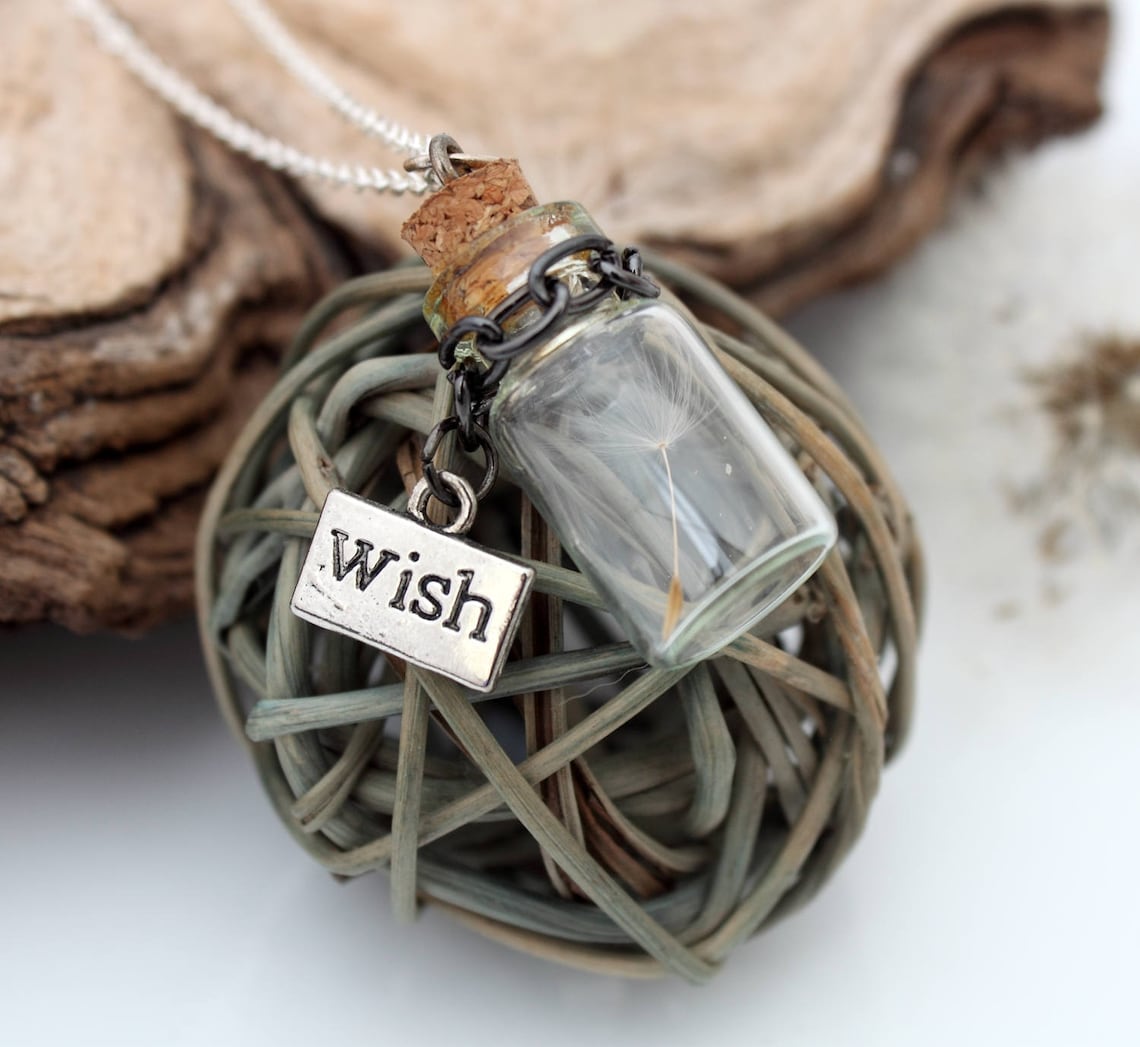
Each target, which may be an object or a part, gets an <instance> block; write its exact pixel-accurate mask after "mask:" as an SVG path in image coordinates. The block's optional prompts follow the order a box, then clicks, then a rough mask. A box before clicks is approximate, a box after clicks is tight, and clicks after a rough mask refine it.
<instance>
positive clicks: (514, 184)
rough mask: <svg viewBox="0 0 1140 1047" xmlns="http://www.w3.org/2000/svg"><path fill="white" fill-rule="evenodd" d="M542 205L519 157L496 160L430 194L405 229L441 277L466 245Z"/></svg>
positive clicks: (405, 233)
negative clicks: (457, 253)
mask: <svg viewBox="0 0 1140 1047" xmlns="http://www.w3.org/2000/svg"><path fill="white" fill-rule="evenodd" d="M537 203H538V201H537V200H536V199H535V197H534V192H533V190H532V189H531V187H530V186H529V185H528V184H527V180H526V179H525V178H524V177H523V173H522V170H521V169H520V168H519V165H518V162H517V161H516V160H492V161H491V162H490V163H488V164H484V165H483V166H482V167H477V168H475V170H473V171H471V172H469V173H468V174H465V175H462V176H460V177H459V178H456V179H454V180H453V181H450V182H447V183H446V184H445V185H444V186H443V187H442V188H441V189H440V190H439V191H438V192H435V193H433V194H432V195H431V196H429V197H428V198H427V199H426V200H425V201H424V202H423V204H421V205H420V207H419V209H418V210H417V211H416V212H415V213H414V214H413V215H412V216H411V217H410V218H409V219H408V220H407V221H406V222H405V223H404V227H403V229H402V230H401V231H400V233H401V235H402V236H403V238H404V240H405V241H406V242H407V243H408V244H410V245H411V246H412V247H413V248H414V249H415V251H416V253H417V254H419V256H420V257H421V258H422V259H423V260H424V261H425V262H426V263H427V265H428V267H429V268H430V269H431V271H432V272H433V273H434V274H435V275H436V276H439V274H440V273H441V272H442V271H443V270H444V269H446V268H447V266H448V264H449V262H450V261H451V260H452V259H453V258H454V257H455V254H456V252H457V251H459V249H460V248H462V247H463V246H464V245H465V244H468V243H470V242H471V241H472V240H474V239H475V238H476V237H478V236H480V235H482V234H483V233H485V232H487V230H488V229H493V228H494V227H495V226H497V225H501V224H502V223H503V222H505V221H506V220H507V219H508V218H511V217H512V216H514V215H516V214H519V213H520V212H521V211H526V210H527V209H529V208H531V207H534V206H536V205H537Z"/></svg>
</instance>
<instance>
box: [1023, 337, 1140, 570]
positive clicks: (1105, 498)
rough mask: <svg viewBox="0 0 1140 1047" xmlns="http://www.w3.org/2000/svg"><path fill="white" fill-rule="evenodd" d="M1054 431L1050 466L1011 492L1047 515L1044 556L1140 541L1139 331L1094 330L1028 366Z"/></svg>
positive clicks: (1028, 508)
mask: <svg viewBox="0 0 1140 1047" xmlns="http://www.w3.org/2000/svg"><path fill="white" fill-rule="evenodd" d="M1028 381H1029V382H1030V383H1031V385H1032V386H1033V387H1034V389H1035V390H1036V391H1037V394H1038V398H1039V402H1040V404H1041V406H1042V407H1043V408H1044V410H1045V411H1046V412H1047V413H1048V415H1049V417H1050V419H1051V421H1052V428H1053V432H1054V448H1053V452H1052V454H1051V456H1050V459H1049V464H1048V467H1047V469H1046V471H1045V473H1044V474H1043V475H1042V476H1040V477H1038V478H1037V479H1035V480H1033V481H1031V482H1030V483H1028V484H1026V485H1023V486H1020V487H1018V488H1017V489H1016V490H1013V491H1011V492H1010V500H1011V504H1012V505H1013V507H1014V509H1015V510H1017V511H1019V512H1025V513H1030V512H1031V513H1033V514H1034V515H1036V516H1038V517H1039V518H1041V519H1043V520H1044V523H1043V525H1042V528H1041V530H1040V532H1039V533H1038V536H1037V547H1038V551H1039V552H1040V554H1041V557H1042V559H1044V560H1046V561H1047V562H1049V563H1055V564H1059V563H1067V562H1070V561H1072V560H1073V559H1075V558H1076V557H1077V556H1079V555H1080V554H1081V552H1082V551H1083V550H1084V548H1086V547H1087V546H1088V545H1089V544H1090V542H1092V543H1095V544H1097V545H1099V546H1101V547H1103V548H1107V549H1113V550H1115V549H1119V548H1120V547H1121V546H1123V545H1125V544H1128V543H1135V544H1136V545H1137V546H1138V547H1140V338H1125V337H1122V336H1120V335H1099V336H1089V337H1086V338H1084V339H1082V341H1081V345H1080V351H1079V352H1078V353H1077V354H1076V355H1074V356H1073V357H1071V358H1069V359H1066V360H1064V361H1062V362H1059V363H1057V364H1055V365H1053V366H1051V367H1049V368H1045V369H1042V370H1038V371H1034V372H1031V373H1030V374H1029V375H1028Z"/></svg>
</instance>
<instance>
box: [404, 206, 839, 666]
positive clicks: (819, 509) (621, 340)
mask: <svg viewBox="0 0 1140 1047" xmlns="http://www.w3.org/2000/svg"><path fill="white" fill-rule="evenodd" d="M597 232H598V229H597V227H596V226H595V225H594V223H593V221H592V220H591V219H590V218H589V216H588V215H587V214H586V213H585V212H584V211H583V210H582V208H581V207H579V206H578V205H577V204H571V203H560V204H550V205H545V206H540V207H533V208H530V209H528V210H525V211H523V212H521V213H519V214H516V215H514V216H513V217H511V218H509V219H508V220H507V221H505V222H504V223H503V224H502V225H499V226H497V227H495V228H493V229H491V230H489V231H488V232H485V233H483V234H482V235H481V236H479V237H478V238H477V239H475V240H473V241H472V242H471V243H469V244H467V245H465V246H464V247H463V249H462V250H461V251H460V252H459V253H458V254H457V256H456V258H455V259H453V260H452V261H451V264H450V265H449V266H448V267H447V268H445V269H443V270H442V271H440V272H439V275H438V276H437V279H436V281H435V283H434V284H433V286H432V289H431V290H430V291H429V293H428V297H427V301H426V304H425V310H424V312H425V315H426V316H427V317H428V320H429V322H430V323H431V324H432V326H433V328H434V329H435V331H436V333H437V334H442V333H443V332H444V331H445V330H446V329H447V328H448V327H449V326H450V325H451V324H452V323H454V322H455V321H456V320H458V319H459V318H460V317H462V316H467V315H471V314H472V313H480V314H484V315H485V314H487V313H489V312H491V311H492V310H493V308H494V307H495V306H496V305H497V304H498V303H499V302H500V301H502V300H503V299H505V298H506V297H507V295H509V294H510V293H512V292H514V291H515V290H517V289H518V288H519V287H521V286H522V285H523V284H524V283H525V282H526V278H527V272H528V268H529V264H530V262H531V261H533V260H534V259H535V258H537V257H538V255H539V254H541V253H542V252H543V251H545V250H546V249H547V248H548V247H550V246H551V245H553V244H556V243H558V242H560V241H563V240H566V239H569V238H570V237H574V236H578V235H580V234H583V233H597ZM586 273H587V267H586V260H585V258H584V257H571V258H570V259H568V260H567V261H566V262H565V263H564V264H563V265H562V266H561V267H560V268H559V269H556V270H555V271H554V273H553V275H556V276H558V277H559V278H560V279H563V280H565V281H566V282H568V283H570V284H571V287H572V289H577V290H580V285H581V283H582V281H583V280H584V279H586ZM535 316H536V311H535V310H533V309H532V310H530V311H529V312H528V311H521V312H520V313H519V314H518V315H517V316H516V317H515V319H514V320H513V321H512V328H511V330H512V333H514V331H517V330H521V329H522V328H523V327H525V326H526V325H527V324H528V323H533V322H534V320H535ZM490 428H491V436H492V439H493V440H494V443H495V446H496V448H497V450H498V452H499V454H500V458H501V461H502V465H503V467H504V468H505V469H506V470H507V471H508V472H509V473H510V475H511V476H512V478H513V479H514V480H515V481H516V482H517V483H518V484H519V486H520V487H522V489H523V490H524V491H525V492H526V493H527V495H528V496H529V497H530V498H531V500H532V501H533V502H534V503H535V505H536V506H537V507H538V509H539V511H540V512H541V513H542V514H543V516H544V517H545V518H546V520H547V521H548V523H549V524H550V525H551V527H552V528H553V529H554V531H555V532H556V533H557V535H558V536H559V538H560V539H561V541H562V544H563V546H564V547H565V549H566V551H567V552H568V554H569V555H570V557H571V558H572V559H573V561H574V562H575V564H576V565H577V566H578V567H579V569H580V570H581V571H582V572H583V573H584V574H585V575H586V576H587V577H588V578H589V579H590V581H591V582H592V583H593V584H594V586H595V587H596V588H597V589H598V590H599V592H600V593H601V594H602V595H603V597H604V598H605V600H606V604H607V607H608V609H609V610H610V611H611V612H612V613H613V615H614V617H615V618H616V619H617V620H618V622H619V623H620V624H621V626H622V627H623V628H624V630H625V631H626V633H627V635H628V637H629V639H630V641H631V642H632V643H633V644H634V646H635V647H636V648H637V649H638V650H639V651H640V652H641V653H642V655H643V656H644V657H645V658H646V660H647V661H648V662H650V663H651V664H653V665H658V666H666V667H669V666H683V665H686V664H689V663H691V662H695V661H698V660H700V659H702V658H705V657H708V656H709V655H711V654H713V653H714V652H715V651H717V650H718V649H720V648H721V647H723V646H724V645H725V644H727V643H729V642H730V641H731V640H733V639H734V638H735V637H737V636H738V635H740V634H741V633H742V632H745V631H747V630H748V629H750V628H752V627H753V626H755V625H756V624H757V623H758V622H760V621H761V619H763V617H764V616H765V615H766V614H768V613H769V612H770V611H771V610H772V609H773V608H774V607H776V606H777V605H778V604H779V603H780V602H781V601H783V600H784V599H785V598H786V597H787V596H789V595H790V594H791V593H792V592H793V591H794V590H795V589H796V588H798V587H799V586H800V585H801V584H802V583H803V582H804V581H805V580H806V579H807V578H808V577H809V576H810V575H811V574H812V572H813V571H815V569H816V568H817V567H818V566H819V564H820V562H821V561H822V559H823V557H824V556H825V555H826V553H827V551H828V549H830V547H831V546H832V544H833V543H834V542H835V537H836V530H835V521H834V519H833V517H832V514H831V513H830V512H829V511H828V509H827V508H826V506H825V505H824V504H823V502H822V500H821V499H820V497H819V495H818V494H817V493H816V491H815V490H814V489H813V487H812V486H811V484H810V483H809V482H808V481H807V479H806V478H805V477H804V475H803V473H802V472H801V470H800V469H799V468H798V467H797V465H796V463H795V462H794V460H793V459H792V457H791V456H790V454H789V453H788V451H787V450H786V449H785V448H784V446H783V444H781V442H780V440H779V438H778V437H777V436H776V435H775V433H773V431H772V430H771V429H770V428H769V427H768V425H767V424H766V423H765V422H764V421H763V419H762V418H761V417H760V415H759V414H758V413H757V411H756V408H755V407H754V406H753V405H752V404H751V403H750V402H749V401H748V399H747V397H746V396H745V395H744V393H743V392H742V391H741V390H740V389H739V387H738V386H737V385H736V384H735V383H734V382H733V381H732V379H731V378H729V376H728V375H727V374H726V373H725V372H724V370H723V368H722V367H721V366H720V364H719V363H718V362H717V359H716V357H715V355H714V352H713V350H712V347H711V346H710V345H709V344H708V342H707V341H706V340H705V338H704V336H703V335H702V334H701V332H700V329H699V327H698V326H697V324H696V322H695V320H693V319H692V317H691V316H690V315H689V314H688V312H687V310H685V309H684V307H683V306H680V305H679V303H675V302H673V301H670V300H661V299H648V298H627V299H623V298H622V297H620V296H619V295H618V294H617V293H616V292H615V293H613V294H611V295H609V296H608V297H605V298H603V299H602V300H600V301H599V302H598V303H597V304H596V305H595V306H593V307H592V308H591V309H589V310H587V311H584V312H582V313H579V314H576V315H569V316H566V317H564V318H563V319H562V320H561V321H560V322H559V323H558V324H557V325H555V326H554V327H552V328H551V330H550V331H549V332H548V333H547V336H546V337H545V339H543V340H542V341H541V342H539V343H538V344H537V345H536V347H535V348H533V349H531V350H529V351H527V352H525V353H523V354H522V355H520V356H519V357H518V358H516V359H514V360H513V361H512V363H511V365H510V369H509V370H508V372H507V375H506V377H505V378H504V380H503V382H502V384H501V386H500V388H499V391H498V394H497V395H496V396H495V398H494V400H493V402H492V407H491V416H490Z"/></svg>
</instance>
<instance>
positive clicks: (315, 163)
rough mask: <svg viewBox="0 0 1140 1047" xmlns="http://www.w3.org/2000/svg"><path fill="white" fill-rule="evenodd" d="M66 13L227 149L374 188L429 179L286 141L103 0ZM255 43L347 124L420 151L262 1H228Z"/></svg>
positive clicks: (393, 189)
mask: <svg viewBox="0 0 1140 1047" xmlns="http://www.w3.org/2000/svg"><path fill="white" fill-rule="evenodd" d="M69 5H70V8H71V10H72V12H73V13H74V14H75V15H76V16H77V17H79V18H81V19H83V20H84V21H85V22H86V23H87V24H88V25H89V26H90V27H91V29H92V31H93V32H94V34H95V38H96V39H97V40H98V42H99V44H100V46H101V47H103V49H104V50H105V51H107V52H108V53H110V54H111V55H113V56H114V57H116V58H117V59H118V60H119V61H121V62H122V63H123V64H124V65H125V66H126V67H127V68H128V69H130V71H131V72H132V73H134V74H135V76H137V77H138V78H139V79H140V80H141V81H142V82H143V83H144V84H145V85H146V86H147V87H149V88H150V89H151V90H152V91H154V93H155V94H157V95H158V96H159V97H160V98H162V99H163V100H164V101H165V102H166V103H167V104H168V105H169V106H171V107H172V108H173V109H174V110H176V111H177V112H178V113H179V114H180V115H181V116H183V117H185V118H186V119H187V120H190V121H191V122H193V123H195V124H197V125H198V126H199V127H201V128H202V129H203V130H205V131H208V132H209V133H210V134H212V135H213V136H214V137H215V138H217V139H218V140H219V141H221V142H223V143H225V144H226V145H227V146H229V147H230V148H231V149H233V150H234V151H235V152H238V153H242V154H243V155H245V156H248V157H251V158H252V159H254V160H257V161H258V162H260V163H263V164H265V165H266V166H267V167H271V168H273V170H275V171H282V172H284V173H286V174H289V175H292V176H293V177H295V178H314V179H318V180H320V181H323V182H327V183H329V184H332V185H340V186H347V187H350V188H352V189H357V190H364V189H370V190H373V191H375V192H389V193H415V194H419V193H423V192H426V191H427V190H428V189H430V188H433V183H432V182H431V181H430V180H429V179H428V178H425V177H424V176H423V175H421V174H420V173H418V172H416V171H399V170H396V169H394V168H382V167H373V166H367V165H361V164H349V163H336V162H334V161H332V160H328V159H324V158H322V157H318V156H314V155H312V154H311V153H307V152H305V151H304V150H302V149H298V148H296V147H295V146H291V145H288V144H286V143H285V142H283V141H282V140H281V139H279V138H276V137H275V136H273V135H270V134H267V133H266V132H264V131H261V130H259V129H258V128H256V127H254V126H253V125H252V124H250V123H248V122H247V121H245V120H243V119H241V118H240V117H238V116H236V115H235V114H234V113H232V112H230V111H229V110H228V109H226V108H225V107H224V106H222V105H220V104H219V103H217V102H215V101H214V100H213V99H212V98H210V96H209V95H207V94H206V93H205V92H203V91H201V90H200V89H199V88H197V87H195V86H194V84H192V83H191V82H190V81H189V80H187V79H186V78H185V77H183V76H182V75H181V74H179V73H177V72H176V71H175V70H174V69H173V68H171V66H169V65H168V64H167V63H166V62H165V61H163V59H161V58H160V57H159V56H158V55H157V54H155V53H154V52H153V51H152V50H151V49H150V48H149V47H147V46H146V44H144V43H143V42H142V40H140V39H139V37H138V36H137V35H136V34H135V32H134V30H133V29H132V28H131V27H130V26H129V25H128V24H127V23H126V22H125V21H124V20H123V19H122V18H121V17H119V15H118V14H116V13H115V12H114V11H113V10H112V9H111V7H110V6H109V5H108V4H106V3H105V2H104V0H69ZM230 5H231V7H233V9H234V10H235V11H236V12H237V14H238V15H240V16H241V18H242V20H243V21H244V22H245V23H246V25H247V26H248V27H249V28H250V31H251V32H252V33H253V34H254V35H255V36H256V37H257V38H258V40H259V42H260V43H261V44H262V45H263V46H264V47H265V48H266V49H267V50H268V51H269V52H270V53H271V54H272V55H273V56H274V57H275V58H276V59H277V60H278V61H279V62H280V63H281V64H282V65H283V66H284V67H285V68H286V69H287V70H288V71H289V72H290V74H292V75H293V76H294V77H295V78H296V79H297V80H299V81H300V82H301V83H303V84H304V85H305V86H306V87H308V88H309V90H311V91H312V92H313V93H314V94H316V95H317V96H318V97H320V98H322V99H324V100H325V101H326V102H327V103H328V104H329V105H331V106H332V107H333V109H334V110H335V111H336V112H338V113H339V114H340V115H341V116H343V117H344V118H345V119H346V120H348V121H349V122H350V123H352V124H353V125H354V126H356V127H358V128H360V129H361V130H363V131H365V132H366V133H367V134H370V135H372V136H373V137H375V138H378V139H379V140H380V141H382V142H384V143H385V144H386V145H388V146H389V147H391V148H392V149H394V150H396V151H397V152H402V153H407V154H410V155H413V156H415V155H420V154H423V153H424V152H425V151H426V150H427V145H428V138H427V137H426V136H424V135H419V134H416V133H415V132H413V131H410V130H409V129H408V128H406V127H403V126H401V125H399V124H397V123H395V122H394V121H391V120H389V119H387V118H386V117H383V116H381V115H380V114H379V113H377V112H375V111H374V110H372V109H369V108H368V107H367V106H365V105H363V104H362V103H360V102H358V101H357V100H356V99H354V98H353V97H352V96H351V95H350V94H349V93H348V92H347V91H345V90H344V89H343V88H341V87H339V86H338V85H337V84H336V83H335V82H334V81H333V80H332V79H331V77H329V76H328V74H327V73H325V72H324V70H323V69H321V68H320V67H319V66H318V65H317V64H316V63H315V62H314V61H313V60H312V58H310V57H309V55H307V54H306V53H305V52H304V50H303V49H302V48H301V46H300V45H299V44H298V43H297V41H296V39H295V38H294V37H293V36H292V35H291V34H290V33H289V31H288V30H287V29H286V28H285V26H284V25H283V24H282V23H281V22H280V21H279V20H278V18H277V16H276V15H274V14H273V13H272V11H270V10H269V8H268V7H267V6H266V5H265V4H264V3H263V2H262V0H230Z"/></svg>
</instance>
